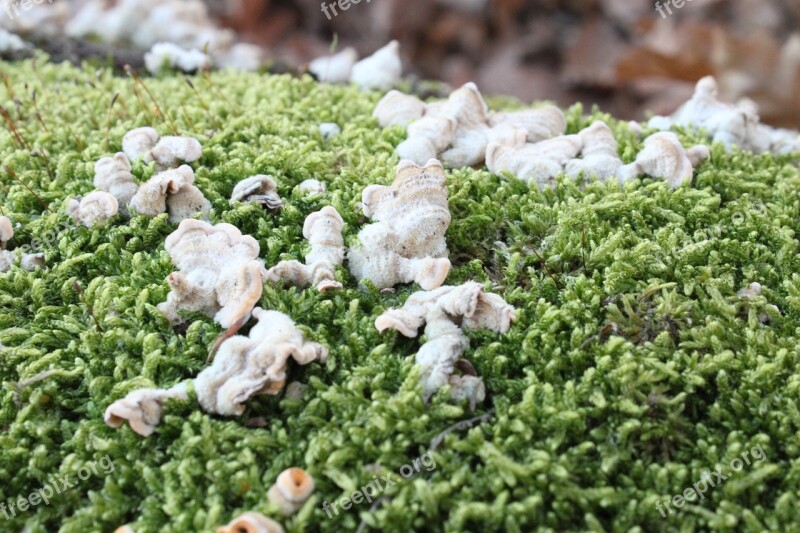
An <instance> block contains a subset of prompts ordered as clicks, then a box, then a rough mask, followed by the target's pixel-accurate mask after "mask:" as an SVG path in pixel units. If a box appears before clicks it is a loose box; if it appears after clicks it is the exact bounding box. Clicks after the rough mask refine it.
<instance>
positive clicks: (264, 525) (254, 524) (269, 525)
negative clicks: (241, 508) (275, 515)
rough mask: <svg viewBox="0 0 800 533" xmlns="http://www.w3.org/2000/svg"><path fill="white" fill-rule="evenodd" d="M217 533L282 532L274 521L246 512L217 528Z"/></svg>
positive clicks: (259, 514) (261, 515)
mask: <svg viewBox="0 0 800 533" xmlns="http://www.w3.org/2000/svg"><path fill="white" fill-rule="evenodd" d="M217 533H284V530H283V527H282V526H281V525H280V524H279V523H277V522H276V521H275V520H272V519H271V518H267V517H266V516H264V515H263V514H261V513H256V512H254V511H248V512H246V513H242V514H241V515H239V516H237V517H236V518H234V519H233V520H231V521H230V522H228V523H227V524H226V525H224V526H220V527H218V528H217Z"/></svg>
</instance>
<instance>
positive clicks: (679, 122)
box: [648, 76, 800, 155]
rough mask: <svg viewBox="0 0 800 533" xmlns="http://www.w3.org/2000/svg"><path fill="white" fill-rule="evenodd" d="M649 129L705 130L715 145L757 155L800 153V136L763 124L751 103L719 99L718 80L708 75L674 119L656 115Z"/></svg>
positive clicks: (650, 122)
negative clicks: (727, 101)
mask: <svg viewBox="0 0 800 533" xmlns="http://www.w3.org/2000/svg"><path fill="white" fill-rule="evenodd" d="M648 126H650V127H651V128H655V129H658V130H668V129H670V128H671V127H673V126H681V127H686V128H694V129H697V130H704V131H706V132H707V133H708V135H709V136H710V138H711V140H712V142H721V143H722V144H724V145H725V147H726V148H728V149H731V148H732V147H734V146H736V147H739V148H740V149H742V150H750V151H752V152H755V153H763V152H772V153H775V154H781V155H783V154H789V153H793V152H797V151H800V134H798V132H796V131H789V130H785V129H780V128H773V127H771V126H768V125H766V124H761V123H760V118H759V116H758V106H757V105H756V104H755V103H754V102H752V101H749V100H744V101H742V102H740V103H739V104H736V105H734V104H729V103H725V102H721V101H720V100H718V88H717V81H716V80H715V79H714V77H713V76H706V77H705V78H702V79H701V80H700V81H698V82H697V85H696V86H695V90H694V94H693V95H692V97H691V99H689V100H688V101H687V102H686V103H684V104H683V105H682V106H681V107H680V108H679V109H678V110H677V111H675V113H673V114H672V115H671V116H668V117H665V116H655V117H653V118H651V119H650V121H649V122H648Z"/></svg>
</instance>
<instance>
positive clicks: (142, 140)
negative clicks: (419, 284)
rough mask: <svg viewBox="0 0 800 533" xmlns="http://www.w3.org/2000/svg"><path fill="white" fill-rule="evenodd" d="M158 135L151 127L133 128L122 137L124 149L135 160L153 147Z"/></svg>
mask: <svg viewBox="0 0 800 533" xmlns="http://www.w3.org/2000/svg"><path fill="white" fill-rule="evenodd" d="M158 137H159V136H158V132H157V131H156V130H154V129H153V128H151V127H143V128H136V129H133V130H131V131H129V132H128V133H126V134H125V136H124V137H122V151H123V152H125V155H127V156H128V158H129V159H130V160H131V161H135V160H137V159H139V158H140V157H143V156H144V155H145V154H146V153H147V152H149V151H150V150H152V149H153V147H154V146H155V145H156V143H157V142H158Z"/></svg>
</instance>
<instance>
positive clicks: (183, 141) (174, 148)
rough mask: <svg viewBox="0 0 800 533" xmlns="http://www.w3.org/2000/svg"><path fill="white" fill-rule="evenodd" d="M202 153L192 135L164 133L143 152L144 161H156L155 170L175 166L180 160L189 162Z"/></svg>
mask: <svg viewBox="0 0 800 533" xmlns="http://www.w3.org/2000/svg"><path fill="white" fill-rule="evenodd" d="M202 155H203V147H202V146H200V141H198V140H197V139H195V138H194V137H175V136H172V135H166V136H164V137H161V139H159V140H158V142H157V143H156V145H155V146H153V148H152V149H150V150H149V151H148V152H146V153H145V154H144V162H145V163H151V162H153V161H155V162H156V170H158V171H163V170H167V169H170V168H175V167H177V166H178V165H179V164H180V163H181V162H184V163H191V162H192V161H197V160H198V159H200V157H201V156H202Z"/></svg>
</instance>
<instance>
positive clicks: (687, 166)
mask: <svg viewBox="0 0 800 533" xmlns="http://www.w3.org/2000/svg"><path fill="white" fill-rule="evenodd" d="M709 155H710V153H709V150H708V147H706V146H703V145H698V146H694V147H692V148H689V149H685V148H684V147H683V145H681V143H680V141H679V140H678V137H677V135H675V134H674V133H672V132H659V133H656V134H654V135H651V136H650V137H648V138H647V139H645V142H644V148H643V149H642V151H641V152H640V153H639V154H638V155H637V157H636V161H635V162H633V163H631V164H630V165H624V164H623V162H622V159H621V158H620V156H619V153H618V151H617V141H616V139H615V138H614V133H613V131H611V128H609V127H608V125H607V124H606V123H604V122H602V121H596V122H594V123H593V124H592V125H591V126H589V127H588V128H584V129H583V130H581V131H580V132H578V133H577V134H574V135H561V136H558V137H554V138H552V139H547V140H544V141H540V142H537V143H533V144H531V143H526V144H520V145H516V146H508V145H503V144H500V143H496V142H492V143H489V146H488V148H487V149H486V166H487V168H488V169H489V170H490V171H491V172H493V173H494V174H496V175H500V174H501V173H503V172H509V173H511V174H514V175H515V176H516V177H517V178H519V179H521V180H523V181H525V182H526V183H528V184H532V183H535V184H536V185H537V186H538V187H539V188H540V189H543V188H545V187H549V186H552V185H554V184H555V180H556V177H557V176H558V175H559V174H561V173H564V174H566V175H568V176H570V177H573V178H578V177H580V176H584V177H586V178H588V177H590V176H594V177H596V178H597V179H599V180H602V181H606V180H608V179H611V178H614V177H616V178H617V179H618V180H619V181H620V182H621V183H622V182H625V181H627V180H629V179H631V178H634V177H636V176H637V175H639V174H647V175H649V176H651V177H653V178H663V179H665V180H666V181H667V182H668V183H669V184H670V186H671V187H673V188H674V187H677V186H678V185H680V184H681V183H683V182H684V181H686V180H690V179H691V178H692V175H693V173H694V167H696V166H697V165H698V164H699V163H700V162H701V161H702V160H703V159H706V158H707V157H709Z"/></svg>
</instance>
